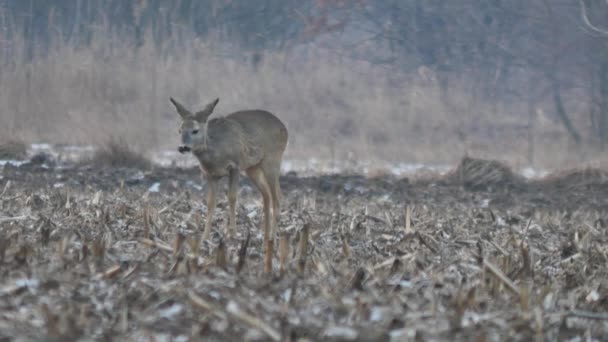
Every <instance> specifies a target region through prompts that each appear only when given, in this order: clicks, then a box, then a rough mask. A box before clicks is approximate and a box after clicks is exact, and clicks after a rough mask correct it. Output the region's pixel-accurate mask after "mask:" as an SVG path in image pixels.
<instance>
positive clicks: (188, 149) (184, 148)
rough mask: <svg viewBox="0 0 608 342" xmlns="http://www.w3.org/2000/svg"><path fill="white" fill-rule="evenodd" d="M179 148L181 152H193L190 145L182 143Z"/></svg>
mask: <svg viewBox="0 0 608 342" xmlns="http://www.w3.org/2000/svg"><path fill="white" fill-rule="evenodd" d="M177 150H178V151H179V153H186V152H191V151H192V148H191V147H190V146H186V145H181V146H179V147H178V148H177Z"/></svg>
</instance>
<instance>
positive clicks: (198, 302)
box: [188, 291, 227, 320]
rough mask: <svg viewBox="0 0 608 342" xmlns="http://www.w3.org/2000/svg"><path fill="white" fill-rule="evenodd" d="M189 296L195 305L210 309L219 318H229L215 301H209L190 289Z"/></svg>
mask: <svg viewBox="0 0 608 342" xmlns="http://www.w3.org/2000/svg"><path fill="white" fill-rule="evenodd" d="M188 298H190V301H191V302H192V304H193V305H194V306H195V307H197V308H199V309H203V310H205V311H208V312H209V313H211V314H213V315H215V316H216V317H218V318H219V319H223V320H225V319H226V318H227V317H226V314H225V313H224V312H223V311H222V310H221V309H220V308H219V307H218V306H216V305H215V304H213V303H209V302H208V301H206V300H205V299H203V298H202V297H200V296H199V295H197V294H196V293H194V292H193V291H188Z"/></svg>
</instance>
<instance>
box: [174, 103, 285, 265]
mask: <svg viewBox="0 0 608 342" xmlns="http://www.w3.org/2000/svg"><path fill="white" fill-rule="evenodd" d="M171 102H172V103H173V105H174V106H175V109H176V110H177V113H178V114H179V115H180V117H181V119H182V124H181V127H180V130H179V132H180V134H181V145H180V146H179V148H178V151H179V152H180V153H186V152H192V154H194V156H196V158H197V159H198V161H199V163H200V166H201V171H202V173H203V174H204V175H205V176H206V178H207V184H208V190H207V191H208V192H207V220H206V222H205V230H204V232H203V237H202V238H203V240H206V239H208V238H209V234H210V233H211V221H212V218H213V212H214V211H215V198H216V193H217V187H218V185H217V184H218V180H219V179H220V178H222V177H224V176H228V178H229V181H228V204H229V207H230V208H229V209H230V212H229V218H228V220H229V222H228V233H229V234H230V235H232V234H233V233H234V232H235V231H236V197H237V190H238V189H237V186H238V179H239V174H240V171H241V170H244V171H245V172H246V173H247V175H248V176H249V178H250V179H251V180H252V181H253V183H254V184H255V185H256V187H257V188H258V190H259V191H260V192H261V193H262V199H263V203H264V245H265V246H266V254H265V266H264V270H265V271H266V272H271V271H272V253H273V251H272V249H273V240H274V235H275V226H276V225H277V224H278V217H279V214H280V212H279V211H280V208H279V205H280V200H281V189H280V187H279V175H280V171H281V160H282V159H283V152H284V151H285V147H286V146H287V137H288V136H287V128H285V125H284V124H283V123H282V122H281V120H279V119H278V118H277V117H276V116H274V115H273V114H271V113H269V112H267V111H264V110H244V111H238V112H235V113H232V114H229V115H227V116H225V117H220V118H214V119H211V120H207V119H208V118H209V116H210V115H211V113H213V110H214V108H215V106H216V105H217V103H218V102H219V98H218V99H216V100H214V101H213V102H211V103H209V104H208V105H207V106H206V107H205V109H203V110H201V111H199V112H196V113H194V114H193V113H192V112H190V111H189V110H187V109H186V108H185V107H184V106H182V105H181V104H180V103H179V102H177V101H175V100H174V99H173V98H171ZM271 208H272V218H271V216H270V210H271Z"/></svg>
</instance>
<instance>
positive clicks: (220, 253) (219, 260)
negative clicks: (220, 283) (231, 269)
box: [215, 239, 228, 269]
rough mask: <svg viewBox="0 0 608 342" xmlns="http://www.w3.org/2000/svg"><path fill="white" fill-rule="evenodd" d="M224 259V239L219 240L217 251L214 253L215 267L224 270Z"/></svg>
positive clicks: (225, 261)
mask: <svg viewBox="0 0 608 342" xmlns="http://www.w3.org/2000/svg"><path fill="white" fill-rule="evenodd" d="M227 259H228V258H227V257H226V243H225V242H224V239H220V242H219V244H218V245H217V249H216V251H215V265H216V266H217V267H220V268H224V269H225V268H226V266H227V264H228V261H227Z"/></svg>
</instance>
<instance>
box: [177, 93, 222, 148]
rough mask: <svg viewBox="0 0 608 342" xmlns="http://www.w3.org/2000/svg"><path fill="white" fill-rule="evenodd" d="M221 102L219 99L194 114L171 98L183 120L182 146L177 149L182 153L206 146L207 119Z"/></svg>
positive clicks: (180, 131)
mask: <svg viewBox="0 0 608 342" xmlns="http://www.w3.org/2000/svg"><path fill="white" fill-rule="evenodd" d="M219 101H220V99H219V98H217V99H215V100H214V101H212V102H211V103H209V104H208V105H207V106H206V107H205V109H203V110H201V111H198V112H196V113H194V114H193V113H192V112H191V111H189V110H187V109H186V108H185V107H184V106H182V105H181V104H180V103H179V102H177V101H175V100H174V99H173V98H171V103H173V105H174V106H175V109H176V110H177V113H178V114H179V116H180V117H181V119H182V123H181V125H180V128H179V134H180V135H181V139H182V141H181V145H179V147H178V148H177V150H178V151H179V152H180V153H186V152H191V151H192V147H193V146H195V145H200V144H203V145H206V143H207V119H208V118H209V116H210V115H211V114H212V113H213V109H214V108H215V106H216V105H217V103H218V102H219Z"/></svg>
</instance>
